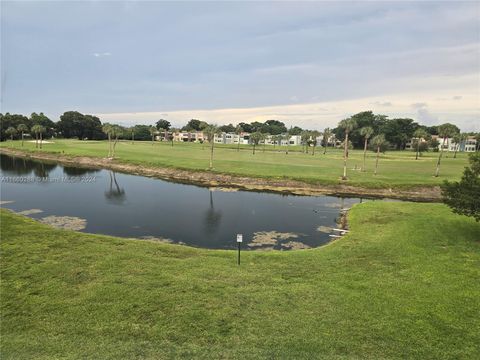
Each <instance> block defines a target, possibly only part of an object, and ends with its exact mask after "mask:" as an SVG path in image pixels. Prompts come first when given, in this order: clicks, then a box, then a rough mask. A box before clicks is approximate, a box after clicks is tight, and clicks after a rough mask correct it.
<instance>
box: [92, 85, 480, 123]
mask: <svg viewBox="0 0 480 360" xmlns="http://www.w3.org/2000/svg"><path fill="white" fill-rule="evenodd" d="M439 95H441V94H437V93H432V94H431V95H429V96H428V97H427V96H425V95H423V94H404V95H392V96H389V98H390V100H391V101H389V102H388V103H390V104H391V105H390V106H387V108H386V107H385V105H384V104H385V101H383V100H382V99H381V98H378V97H370V98H359V99H351V100H340V101H328V102H315V103H310V104H289V105H278V106H263V107H251V108H225V109H212V110H208V109H194V110H175V111H165V110H163V111H158V112H137V113H133V112H132V113H103V114H97V115H98V116H99V117H100V118H101V119H102V121H108V122H118V123H120V124H124V125H132V124H141V123H154V122H155V121H156V120H158V119H160V118H162V117H166V116H168V117H167V119H168V120H169V121H170V122H171V123H172V125H173V126H177V127H179V126H182V125H184V124H185V123H186V122H187V121H188V120H189V119H194V118H195V119H200V120H204V121H207V122H213V123H216V124H226V123H233V124H236V123H239V122H252V121H265V120H269V119H277V120H281V121H283V122H285V123H286V124H287V126H295V125H298V126H301V127H303V128H309V129H318V130H322V129H324V128H325V127H334V126H336V125H337V123H338V122H339V121H340V120H341V119H344V118H345V117H348V116H351V115H353V114H355V113H357V112H360V111H365V110H372V111H373V112H374V113H380V114H385V115H388V116H389V117H390V118H394V117H409V118H413V119H415V120H416V121H418V122H420V123H422V124H425V125H436V124H440V123H443V122H452V123H454V124H457V125H458V126H459V127H460V128H461V129H462V130H464V131H480V126H479V125H480V124H478V121H476V119H478V118H479V117H480V109H479V107H478V104H477V99H476V97H475V96H470V97H465V98H464V99H463V100H464V101H463V103H462V104H459V101H455V100H453V99H451V97H450V99H451V100H448V101H445V100H438V99H439V97H440V98H441V97H442V96H439ZM418 99H421V100H422V101H421V102H417V103H414V102H413V101H415V100H418ZM427 103H428V105H427Z"/></svg>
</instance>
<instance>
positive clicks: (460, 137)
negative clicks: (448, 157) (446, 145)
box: [453, 133, 468, 159]
mask: <svg viewBox="0 0 480 360" xmlns="http://www.w3.org/2000/svg"><path fill="white" fill-rule="evenodd" d="M467 139H468V134H467V133H456V134H455V135H453V142H454V143H455V152H454V154H453V158H454V159H456V158H457V152H458V151H459V150H460V145H461V144H462V142H464V141H465V140H467Z"/></svg>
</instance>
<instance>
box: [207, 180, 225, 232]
mask: <svg viewBox="0 0 480 360" xmlns="http://www.w3.org/2000/svg"><path fill="white" fill-rule="evenodd" d="M208 192H209V194H210V207H209V208H208V209H207V211H206V212H205V230H206V232H207V234H209V235H213V234H215V233H216V232H217V230H218V227H219V225H220V220H221V219H222V212H221V211H218V210H215V207H214V206H213V191H212V190H210V189H209V190H208Z"/></svg>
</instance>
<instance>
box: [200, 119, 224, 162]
mask: <svg viewBox="0 0 480 360" xmlns="http://www.w3.org/2000/svg"><path fill="white" fill-rule="evenodd" d="M203 133H204V134H205V135H206V137H207V140H208V142H209V143H210V163H209V166H208V168H209V169H210V170H211V169H213V148H214V146H215V135H216V134H218V133H220V130H219V129H218V126H217V125H213V124H209V125H207V126H206V127H205V128H204V129H203Z"/></svg>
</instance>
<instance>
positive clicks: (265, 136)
mask: <svg viewBox="0 0 480 360" xmlns="http://www.w3.org/2000/svg"><path fill="white" fill-rule="evenodd" d="M268 135H269V134H265V133H262V141H263V152H265V146H266V145H267V138H268Z"/></svg>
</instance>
